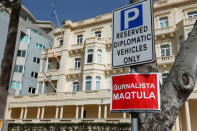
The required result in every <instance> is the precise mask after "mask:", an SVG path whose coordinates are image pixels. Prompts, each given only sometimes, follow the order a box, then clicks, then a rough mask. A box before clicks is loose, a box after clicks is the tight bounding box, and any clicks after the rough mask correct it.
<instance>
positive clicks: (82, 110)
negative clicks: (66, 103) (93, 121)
mask: <svg viewBox="0 0 197 131" xmlns="http://www.w3.org/2000/svg"><path fill="white" fill-rule="evenodd" d="M83 112H84V106H83V105H82V106H81V119H83Z"/></svg>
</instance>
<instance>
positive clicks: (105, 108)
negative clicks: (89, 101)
mask: <svg viewBox="0 0 197 131" xmlns="http://www.w3.org/2000/svg"><path fill="white" fill-rule="evenodd" d="M104 118H105V119H106V118H107V105H105V107H104Z"/></svg>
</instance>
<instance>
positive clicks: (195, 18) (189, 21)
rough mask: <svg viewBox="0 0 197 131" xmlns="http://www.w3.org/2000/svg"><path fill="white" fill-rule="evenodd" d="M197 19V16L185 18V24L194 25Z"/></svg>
mask: <svg viewBox="0 0 197 131" xmlns="http://www.w3.org/2000/svg"><path fill="white" fill-rule="evenodd" d="M196 20H197V17H193V18H186V19H184V26H187V25H192V26H193V25H194V23H195V22H196Z"/></svg>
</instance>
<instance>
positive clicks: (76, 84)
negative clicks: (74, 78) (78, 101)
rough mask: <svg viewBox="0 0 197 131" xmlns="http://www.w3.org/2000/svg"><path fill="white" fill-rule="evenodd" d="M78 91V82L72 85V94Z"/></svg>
mask: <svg viewBox="0 0 197 131" xmlns="http://www.w3.org/2000/svg"><path fill="white" fill-rule="evenodd" d="M76 91H79V82H74V83H73V92H76Z"/></svg>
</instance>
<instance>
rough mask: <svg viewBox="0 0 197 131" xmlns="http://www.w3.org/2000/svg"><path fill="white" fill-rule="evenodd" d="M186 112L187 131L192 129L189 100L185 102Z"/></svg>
mask: <svg viewBox="0 0 197 131" xmlns="http://www.w3.org/2000/svg"><path fill="white" fill-rule="evenodd" d="M185 114H186V125H187V131H191V120H190V113H189V104H188V101H186V102H185Z"/></svg>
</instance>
